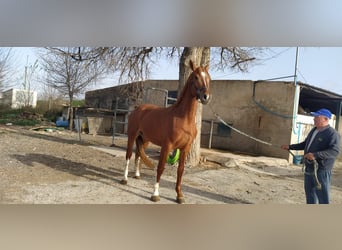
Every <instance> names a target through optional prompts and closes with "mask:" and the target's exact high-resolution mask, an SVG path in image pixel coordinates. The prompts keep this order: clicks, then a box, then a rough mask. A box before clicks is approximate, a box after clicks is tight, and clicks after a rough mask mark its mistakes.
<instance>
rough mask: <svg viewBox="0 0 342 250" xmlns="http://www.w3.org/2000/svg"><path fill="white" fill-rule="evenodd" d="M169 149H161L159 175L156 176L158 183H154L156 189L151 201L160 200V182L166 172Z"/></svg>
mask: <svg viewBox="0 0 342 250" xmlns="http://www.w3.org/2000/svg"><path fill="white" fill-rule="evenodd" d="M168 153H169V151H168V150H165V149H163V148H162V149H161V151H160V156H159V162H158V168H157V177H156V183H155V184H154V191H153V194H152V196H151V201H154V202H157V201H160V196H159V182H160V178H161V176H162V174H163V172H164V169H165V163H166V159H167V156H168Z"/></svg>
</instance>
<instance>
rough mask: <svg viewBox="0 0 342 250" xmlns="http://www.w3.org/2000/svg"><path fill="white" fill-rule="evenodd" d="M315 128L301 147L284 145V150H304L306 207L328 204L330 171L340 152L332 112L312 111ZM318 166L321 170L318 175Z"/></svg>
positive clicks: (299, 144) (298, 145) (300, 144)
mask: <svg viewBox="0 0 342 250" xmlns="http://www.w3.org/2000/svg"><path fill="white" fill-rule="evenodd" d="M311 115H313V116H314V124H315V127H314V128H313V129H312V130H311V131H310V132H309V134H308V136H307V137H306V139H305V140H304V141H303V142H301V143H298V144H291V145H282V146H281V148H282V149H285V150H304V164H305V175H304V190H305V196H306V203H307V204H316V203H317V201H318V202H319V204H329V192H330V181H331V172H332V168H333V165H334V163H335V160H336V158H337V156H338V154H339V152H340V135H339V134H338V132H337V131H336V130H335V129H334V128H332V127H330V125H329V119H331V112H330V111H329V110H328V109H320V110H318V111H316V112H311ZM315 167H318V168H317V170H316V172H315Z"/></svg>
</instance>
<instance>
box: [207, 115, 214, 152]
mask: <svg viewBox="0 0 342 250" xmlns="http://www.w3.org/2000/svg"><path fill="white" fill-rule="evenodd" d="M213 127H214V121H213V120H211V122H210V134H209V146H208V147H209V149H210V148H211V142H212V139H213Z"/></svg>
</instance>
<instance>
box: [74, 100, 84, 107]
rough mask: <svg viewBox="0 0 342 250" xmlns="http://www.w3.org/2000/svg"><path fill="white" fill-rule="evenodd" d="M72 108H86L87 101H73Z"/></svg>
mask: <svg viewBox="0 0 342 250" xmlns="http://www.w3.org/2000/svg"><path fill="white" fill-rule="evenodd" d="M72 106H73V107H84V106H85V100H73V101H72Z"/></svg>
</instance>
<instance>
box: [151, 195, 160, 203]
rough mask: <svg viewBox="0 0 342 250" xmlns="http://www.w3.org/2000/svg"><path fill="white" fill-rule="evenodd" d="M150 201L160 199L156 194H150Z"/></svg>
mask: <svg viewBox="0 0 342 250" xmlns="http://www.w3.org/2000/svg"><path fill="white" fill-rule="evenodd" d="M151 201H153V202H157V201H160V197H159V196H157V195H152V196H151Z"/></svg>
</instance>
